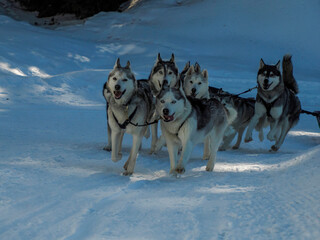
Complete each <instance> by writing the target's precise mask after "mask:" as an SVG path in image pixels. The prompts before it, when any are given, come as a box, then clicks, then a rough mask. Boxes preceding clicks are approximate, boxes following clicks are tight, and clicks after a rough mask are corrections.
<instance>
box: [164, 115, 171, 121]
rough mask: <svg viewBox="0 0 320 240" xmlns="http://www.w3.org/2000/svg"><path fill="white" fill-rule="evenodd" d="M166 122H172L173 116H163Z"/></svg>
mask: <svg viewBox="0 0 320 240" xmlns="http://www.w3.org/2000/svg"><path fill="white" fill-rule="evenodd" d="M165 118H166V120H168V121H172V120H173V115H172V116H165Z"/></svg>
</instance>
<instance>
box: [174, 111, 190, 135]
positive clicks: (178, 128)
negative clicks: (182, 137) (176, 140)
mask: <svg viewBox="0 0 320 240" xmlns="http://www.w3.org/2000/svg"><path fill="white" fill-rule="evenodd" d="M192 112H193V109H191V112H190V113H189V115H188V116H187V117H186V119H185V120H184V121H183V122H182V123H181V125H180V127H179V128H178V131H177V133H176V135H177V136H178V134H179V132H180V129H181V128H182V126H183V124H184V123H185V122H186V121H187V120H188V118H189V117H190V116H191V114H192Z"/></svg>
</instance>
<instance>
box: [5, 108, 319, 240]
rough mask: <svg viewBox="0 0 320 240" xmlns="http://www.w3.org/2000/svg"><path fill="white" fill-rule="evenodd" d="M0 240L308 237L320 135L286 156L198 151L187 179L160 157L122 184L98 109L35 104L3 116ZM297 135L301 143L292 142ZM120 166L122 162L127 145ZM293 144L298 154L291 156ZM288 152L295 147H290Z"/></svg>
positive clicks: (313, 230) (314, 217)
mask: <svg viewBox="0 0 320 240" xmlns="http://www.w3.org/2000/svg"><path fill="white" fill-rule="evenodd" d="M0 115H1V118H2V120H5V121H1V123H0V128H1V129H7V130H8V132H10V133H11V134H10V136H6V135H1V139H0V141H1V142H2V145H1V152H2V153H3V154H2V160H1V162H0V165H1V168H0V178H1V181H0V182H1V183H2V184H1V188H0V189H1V194H0V196H1V207H0V211H1V213H2V214H1V217H0V223H1V227H0V236H1V238H3V239H26V238H27V239H125V238H130V239H168V238H176V237H177V236H179V238H182V239H246V238H247V237H250V238H251V239H266V238H271V239H292V238H293V239H311V238H312V237H313V236H318V235H319V234H320V232H319V228H318V227H317V226H319V224H320V222H319V219H320V218H319V217H320V216H319V213H320V211H319V210H320V203H319V200H318V199H319V195H320V188H319V186H318V183H319V181H320V175H319V174H318V173H319V170H320V162H319V160H318V158H319V154H320V147H319V145H318V144H319V142H320V134H311V136H310V134H308V132H304V133H303V132H301V131H294V132H292V135H290V136H289V137H288V141H289V142H290V144H289V146H290V147H287V148H285V149H286V150H284V151H282V152H280V153H275V154H270V153H268V151H267V150H265V149H262V148H261V149H258V150H257V149H255V148H254V147H253V146H252V147H250V148H248V147H246V146H245V145H244V146H243V147H242V149H241V150H240V151H226V152H219V154H218V162H217V165H216V168H215V171H214V172H213V173H207V172H205V171H204V166H205V162H204V161H202V160H200V158H199V156H201V152H202V146H199V147H197V148H196V149H195V151H194V153H193V156H192V159H191V161H190V163H189V164H188V169H187V172H186V174H185V175H184V176H182V178H180V179H176V178H173V177H171V176H169V175H168V169H169V163H168V157H167V153H166V151H165V149H164V150H163V151H162V152H160V153H159V155H157V156H150V155H149V154H148V149H147V148H148V144H147V143H145V144H144V146H145V147H144V149H143V150H142V152H141V153H140V155H139V160H138V162H137V166H136V173H135V174H134V175H133V176H131V177H129V178H128V177H124V176H121V172H122V164H123V163H124V162H123V161H121V162H119V163H116V164H115V163H112V161H110V157H111V156H110V153H106V152H105V151H103V150H102V148H103V145H104V143H105V127H104V125H105V112H104V109H103V108H102V107H96V108H93V109H92V108H90V109H89V108H87V109H83V108H81V109H79V108H75V107H51V106H42V107H41V106H34V107H29V108H28V109H23V108H16V109H15V108H13V109H8V110H7V111H4V112H1V114H0ZM296 135H300V137H297V136H296ZM125 142H126V144H125V146H124V159H125V158H126V157H127V156H128V154H129V148H130V140H129V138H128V139H126V141H125ZM295 144H297V145H299V146H300V150H298V151H295V150H294V146H295ZM291 146H292V148H291Z"/></svg>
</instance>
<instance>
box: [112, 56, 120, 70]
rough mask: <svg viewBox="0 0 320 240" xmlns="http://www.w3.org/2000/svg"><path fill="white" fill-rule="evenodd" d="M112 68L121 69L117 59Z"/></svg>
mask: <svg viewBox="0 0 320 240" xmlns="http://www.w3.org/2000/svg"><path fill="white" fill-rule="evenodd" d="M113 68H114V69H115V68H121V65H120V58H117V60H116V63H115V64H114V67H113Z"/></svg>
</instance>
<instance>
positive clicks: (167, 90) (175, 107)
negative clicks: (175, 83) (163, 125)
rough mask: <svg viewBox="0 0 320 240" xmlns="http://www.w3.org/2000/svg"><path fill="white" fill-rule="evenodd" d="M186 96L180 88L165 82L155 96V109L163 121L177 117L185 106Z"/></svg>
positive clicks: (169, 120)
mask: <svg viewBox="0 0 320 240" xmlns="http://www.w3.org/2000/svg"><path fill="white" fill-rule="evenodd" d="M186 101H187V99H186V96H185V94H184V92H183V90H182V89H181V88H172V87H170V86H168V85H167V84H165V85H164V86H163V88H162V90H161V91H160V93H159V94H158V95H157V98H156V111H157V112H158V114H159V115H160V117H161V118H162V119H163V120H164V121H165V122H171V121H174V120H175V119H177V118H179V116H181V115H182V114H183V113H184V111H185V106H186Z"/></svg>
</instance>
